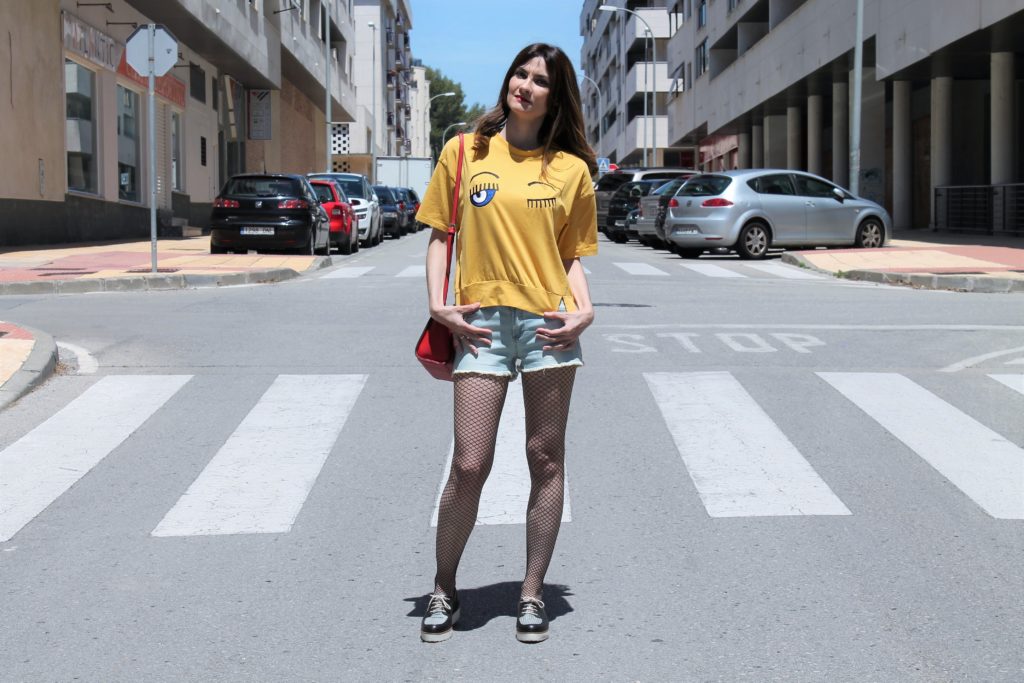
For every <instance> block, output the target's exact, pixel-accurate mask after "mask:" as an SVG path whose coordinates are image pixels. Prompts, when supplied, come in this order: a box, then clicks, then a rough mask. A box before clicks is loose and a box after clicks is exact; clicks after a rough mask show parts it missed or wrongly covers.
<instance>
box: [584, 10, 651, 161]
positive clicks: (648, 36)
mask: <svg viewBox="0 0 1024 683" xmlns="http://www.w3.org/2000/svg"><path fill="white" fill-rule="evenodd" d="M597 9H599V10H600V11H602V12H626V13H628V14H632V15H633V16H634V17H636V18H637V19H639V20H640V21H641V22H643V25H644V29H645V37H644V59H645V60H646V59H647V48H648V43H647V41H651V42H652V43H653V44H654V47H653V50H652V55H651V62H652V68H653V65H654V64H657V62H658V44H657V43H655V42H654V40H653V39H654V32H653V31H651V25H650V24H648V23H647V21H646V20H644V18H643V17H642V16H640V15H639V14H638V13H637V12H634V11H633V10H631V9H626V8H625V7H613V6H611V5H601V6H600V7H598V8H597ZM655 89H657V85H655ZM647 95H648V90H647V67H644V166H646V165H647ZM654 117H655V118H657V117H658V98H657V97H655V98H654ZM651 138H652V140H653V142H652V144H651V153H652V155H655V156H656V154H655V150H656V149H657V148H658V129H657V124H656V123H655V125H654V126H653V131H652V134H651Z"/></svg>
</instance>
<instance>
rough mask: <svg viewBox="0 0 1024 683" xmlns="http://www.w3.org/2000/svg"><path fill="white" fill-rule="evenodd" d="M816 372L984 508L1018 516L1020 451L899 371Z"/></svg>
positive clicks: (1022, 498)
mask: <svg viewBox="0 0 1024 683" xmlns="http://www.w3.org/2000/svg"><path fill="white" fill-rule="evenodd" d="M818 375H819V376H820V377H821V378H822V379H824V380H825V381H826V382H828V383H829V384H831V385H832V386H833V387H835V389H836V390H837V391H839V392H840V393H841V394H842V395H843V396H845V397H846V398H847V399H849V400H850V401H852V402H853V403H854V404H855V405H857V406H858V407H859V408H860V409H861V410H863V411H864V412H865V413H867V414H868V415H869V416H871V418H873V419H874V420H875V421H876V422H878V423H879V424H880V425H882V426H883V427H884V428H885V429H886V430H888V431H889V432H890V433H891V434H892V435H893V436H895V437H896V438H897V439H899V440H900V441H902V442H903V443H904V444H906V445H907V446H909V447H910V448H911V449H912V450H913V451H915V452H916V453H917V454H918V455H919V456H920V457H921V458H923V459H924V460H925V461H926V462H928V464H930V465H931V466H932V467H934V468H935V469H936V470H937V471H938V472H939V473H940V474H941V475H943V476H944V477H946V479H948V480H949V481H950V482H952V484H953V485H954V486H956V487H957V488H959V489H960V490H961V491H963V492H964V493H965V494H967V496H968V497H970V498H971V499H972V500H973V501H974V502H976V503H977V504H978V505H979V506H981V508H982V509H983V510H985V512H987V513H988V514H990V515H992V516H993V517H996V518H998V519H1024V449H1021V448H1020V447H1018V446H1016V445H1014V444H1012V443H1010V442H1009V441H1008V440H1007V439H1005V438H1003V437H1002V436H1000V435H999V434H997V433H996V432H994V431H992V430H991V429H989V428H988V427H986V426H984V425H982V424H981V423H980V422H978V421H977V420H975V419H974V418H972V417H970V416H969V415H967V414H965V413H963V412H961V411H960V410H957V409H956V408H954V407H953V406H952V405H950V404H949V403H947V402H946V401H944V400H942V399H941V398H939V397H938V396H936V395H935V394H933V393H931V392H930V391H928V390H927V389H925V388H923V387H921V386H919V385H918V384H916V383H915V382H913V381H912V380H910V379H908V378H906V377H904V376H902V375H898V374H895V373H883V372H879V373H871V372H861V373H853V372H819V373H818Z"/></svg>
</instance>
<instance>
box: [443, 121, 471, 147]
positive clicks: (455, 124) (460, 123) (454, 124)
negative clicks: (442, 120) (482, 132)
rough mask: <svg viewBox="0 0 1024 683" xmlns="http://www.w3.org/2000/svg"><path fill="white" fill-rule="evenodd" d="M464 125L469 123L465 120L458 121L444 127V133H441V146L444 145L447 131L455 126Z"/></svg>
mask: <svg viewBox="0 0 1024 683" xmlns="http://www.w3.org/2000/svg"><path fill="white" fill-rule="evenodd" d="M466 125H469V124H467V123H466V122H465V121H459V122H458V123H453V124H452V125H450V126H448V127H447V128H445V129H444V134H443V135H441V147H444V141H445V140H447V139H448V131H450V130H451V129H452V128H454V127H455V126H466Z"/></svg>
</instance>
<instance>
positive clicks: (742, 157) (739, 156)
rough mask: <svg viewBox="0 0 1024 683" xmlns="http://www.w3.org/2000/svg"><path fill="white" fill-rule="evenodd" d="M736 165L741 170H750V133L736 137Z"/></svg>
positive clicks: (743, 133)
mask: <svg viewBox="0 0 1024 683" xmlns="http://www.w3.org/2000/svg"><path fill="white" fill-rule="evenodd" d="M736 140H737V143H738V144H737V147H738V149H737V150H736V165H737V166H739V167H740V168H750V133H747V132H742V133H740V134H739V135H737V136H736Z"/></svg>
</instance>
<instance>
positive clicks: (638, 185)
mask: <svg viewBox="0 0 1024 683" xmlns="http://www.w3.org/2000/svg"><path fill="white" fill-rule="evenodd" d="M656 185H657V181H655V182H651V181H650V180H637V181H634V182H630V183H626V184H625V185H623V186H621V187H620V188H619V189H617V190H615V194H614V195H613V196H614V197H615V199H627V198H629V197H631V196H633V191H634V190H639V191H640V195H641V196H643V197H646V196H647V194H648V193H649V192H650V191H651V188H652V187H655V186H656Z"/></svg>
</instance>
